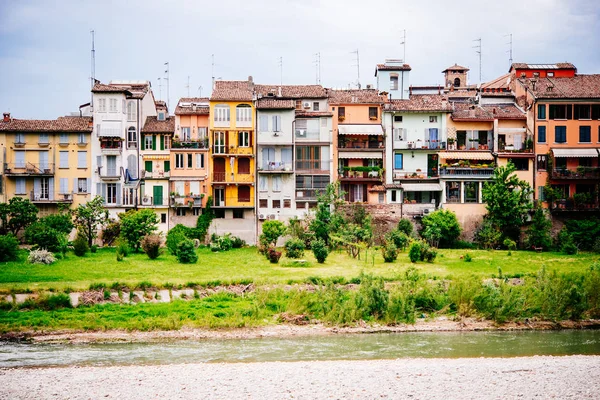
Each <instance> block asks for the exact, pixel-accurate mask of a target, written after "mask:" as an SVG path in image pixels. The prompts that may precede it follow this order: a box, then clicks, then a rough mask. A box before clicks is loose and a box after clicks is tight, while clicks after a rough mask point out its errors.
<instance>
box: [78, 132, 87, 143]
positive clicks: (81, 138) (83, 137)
mask: <svg viewBox="0 0 600 400" xmlns="http://www.w3.org/2000/svg"><path fill="white" fill-rule="evenodd" d="M77 144H87V135H86V134H85V133H80V134H79V135H78V136H77Z"/></svg>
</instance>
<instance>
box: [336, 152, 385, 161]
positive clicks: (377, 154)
mask: <svg viewBox="0 0 600 400" xmlns="http://www.w3.org/2000/svg"><path fill="white" fill-rule="evenodd" d="M338 157H339V158H343V159H349V158H352V159H361V158H376V159H382V158H383V153H382V152H381V151H343V152H342V151H340V153H339V155H338Z"/></svg>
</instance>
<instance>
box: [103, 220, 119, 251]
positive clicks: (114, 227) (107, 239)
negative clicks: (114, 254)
mask: <svg viewBox="0 0 600 400" xmlns="http://www.w3.org/2000/svg"><path fill="white" fill-rule="evenodd" d="M120 234H121V222H120V221H115V220H111V221H109V222H108V224H106V226H105V227H104V229H102V234H101V235H100V238H101V239H102V244H103V245H104V246H109V245H111V244H112V243H113V242H114V241H115V240H116V239H117V238H118V237H119V235H120Z"/></svg>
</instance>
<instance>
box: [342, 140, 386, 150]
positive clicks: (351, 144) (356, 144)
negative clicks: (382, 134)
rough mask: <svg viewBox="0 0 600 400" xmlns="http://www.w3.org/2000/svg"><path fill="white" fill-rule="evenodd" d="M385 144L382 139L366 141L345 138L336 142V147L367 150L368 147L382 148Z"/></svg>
mask: <svg viewBox="0 0 600 400" xmlns="http://www.w3.org/2000/svg"><path fill="white" fill-rule="evenodd" d="M384 147H385V144H384V143H383V141H381V142H377V141H366V140H346V141H340V143H338V149H353V150H368V149H383V148H384Z"/></svg>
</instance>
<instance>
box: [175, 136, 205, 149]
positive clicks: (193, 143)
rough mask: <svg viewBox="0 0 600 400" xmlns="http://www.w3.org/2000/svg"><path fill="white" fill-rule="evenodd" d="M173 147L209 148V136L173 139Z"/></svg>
mask: <svg viewBox="0 0 600 400" xmlns="http://www.w3.org/2000/svg"><path fill="white" fill-rule="evenodd" d="M171 149H174V150H178V149H199V150H207V149H208V138H200V139H184V140H179V139H173V142H172V143H171Z"/></svg>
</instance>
